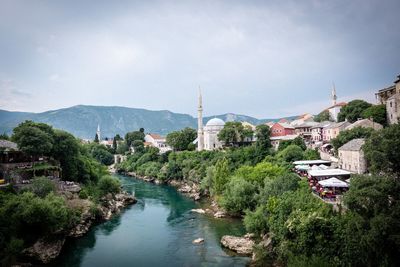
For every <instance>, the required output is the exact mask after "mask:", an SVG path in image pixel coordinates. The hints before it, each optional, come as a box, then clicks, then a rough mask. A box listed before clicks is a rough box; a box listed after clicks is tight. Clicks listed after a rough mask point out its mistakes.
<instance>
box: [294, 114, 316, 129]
mask: <svg viewBox="0 0 400 267" xmlns="http://www.w3.org/2000/svg"><path fill="white" fill-rule="evenodd" d="M313 118H314V116H313V115H311V114H309V113H306V114H303V115H300V116H299V117H297V118H296V119H295V120H294V121H291V122H290V125H292V126H297V125H301V124H303V123H305V122H309V121H314V119H313Z"/></svg>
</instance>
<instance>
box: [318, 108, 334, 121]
mask: <svg viewBox="0 0 400 267" xmlns="http://www.w3.org/2000/svg"><path fill="white" fill-rule="evenodd" d="M330 120H331V116H330V115H329V111H328V110H324V111H321V112H320V113H319V114H318V115H316V116H314V121H316V122H322V121H330Z"/></svg>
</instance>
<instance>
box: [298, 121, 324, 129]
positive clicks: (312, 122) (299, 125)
mask: <svg viewBox="0 0 400 267" xmlns="http://www.w3.org/2000/svg"><path fill="white" fill-rule="evenodd" d="M318 124H319V123H318V122H315V121H305V122H303V123H302V124H298V125H295V128H306V127H310V128H311V127H313V126H316V125H318Z"/></svg>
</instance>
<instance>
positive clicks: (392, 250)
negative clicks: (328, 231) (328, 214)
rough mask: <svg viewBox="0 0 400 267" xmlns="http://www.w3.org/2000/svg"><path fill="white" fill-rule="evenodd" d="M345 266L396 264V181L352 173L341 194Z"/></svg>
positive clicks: (399, 195)
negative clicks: (344, 206) (343, 210)
mask: <svg viewBox="0 0 400 267" xmlns="http://www.w3.org/2000/svg"><path fill="white" fill-rule="evenodd" d="M344 201H345V204H346V206H347V207H348V212H346V216H345V217H344V220H343V223H342V225H341V226H342V227H343V228H344V231H343V232H344V233H343V235H344V240H345V246H344V253H343V254H344V255H345V256H346V258H345V260H346V261H347V262H348V264H346V265H347V266H399V264H400V258H399V256H398V253H399V251H400V240H399V238H398V237H399V235H400V224H399V216H400V183H399V181H398V180H396V179H394V178H390V177H384V176H366V175H365V176H355V177H352V178H351V187H350V190H349V191H348V192H347V194H346V195H345V197H344Z"/></svg>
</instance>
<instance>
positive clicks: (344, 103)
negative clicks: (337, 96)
mask: <svg viewBox="0 0 400 267" xmlns="http://www.w3.org/2000/svg"><path fill="white" fill-rule="evenodd" d="M346 105H347V103H346V102H339V103H336V104H335V105H333V106H330V107H329V108H327V109H331V108H334V107H344V106H346Z"/></svg>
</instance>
